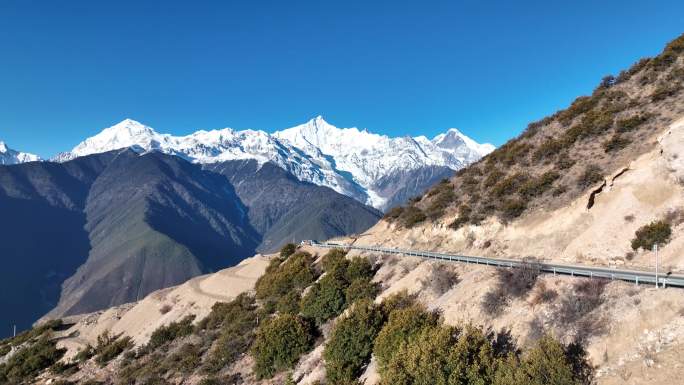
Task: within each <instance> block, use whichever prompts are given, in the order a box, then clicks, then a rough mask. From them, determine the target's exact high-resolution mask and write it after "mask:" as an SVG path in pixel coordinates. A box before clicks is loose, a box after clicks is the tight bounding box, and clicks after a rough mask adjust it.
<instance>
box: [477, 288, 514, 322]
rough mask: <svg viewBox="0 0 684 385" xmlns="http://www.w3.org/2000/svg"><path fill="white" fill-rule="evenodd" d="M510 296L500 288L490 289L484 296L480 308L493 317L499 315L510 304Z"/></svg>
mask: <svg viewBox="0 0 684 385" xmlns="http://www.w3.org/2000/svg"><path fill="white" fill-rule="evenodd" d="M508 302H509V300H508V296H506V293H504V292H503V290H501V289H500V288H498V287H497V288H495V289H493V290H489V291H488V292H486V293H485V295H484V296H483V297H482V302H481V303H480V308H481V309H482V311H483V312H485V314H487V315H489V316H491V317H498V316H499V315H501V313H502V312H503V310H504V308H506V306H507V305H508Z"/></svg>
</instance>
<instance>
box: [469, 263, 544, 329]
mask: <svg viewBox="0 0 684 385" xmlns="http://www.w3.org/2000/svg"><path fill="white" fill-rule="evenodd" d="M540 271H541V270H540V268H539V265H538V264H537V263H535V262H530V261H526V262H523V263H522V264H521V265H520V267H516V268H511V269H497V271H496V273H497V282H496V285H495V286H494V288H493V289H492V290H490V291H488V292H487V293H485V295H484V297H483V298H482V303H481V304H480V306H481V308H482V310H483V311H484V312H485V313H487V314H489V315H490V316H498V315H500V314H501V312H502V311H503V309H504V307H505V306H506V305H507V304H508V302H509V299H510V298H522V297H524V296H525V295H527V293H528V292H529V291H530V290H531V289H532V288H533V287H534V284H535V283H536V281H537V277H538V276H539V274H540Z"/></svg>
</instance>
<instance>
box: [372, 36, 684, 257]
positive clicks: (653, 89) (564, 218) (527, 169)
mask: <svg viewBox="0 0 684 385" xmlns="http://www.w3.org/2000/svg"><path fill="white" fill-rule="evenodd" d="M682 88H684V37H680V38H678V39H676V40H674V41H672V42H671V43H670V44H668V45H667V47H666V48H665V49H664V51H663V52H662V53H661V54H660V55H658V56H657V57H655V58H651V59H643V60H641V61H639V62H638V63H637V64H635V65H634V66H632V68H630V69H629V70H626V71H623V72H621V73H620V74H619V75H617V76H615V77H613V76H607V77H606V78H604V79H603V81H602V82H601V84H600V85H599V86H598V87H597V88H596V89H595V91H594V92H593V93H592V95H590V96H583V97H580V98H577V100H575V101H574V102H573V103H572V105H571V106H570V107H568V108H567V109H565V110H562V111H559V112H557V113H555V114H554V115H552V116H550V117H547V118H545V119H543V120H541V121H539V122H535V123H532V124H530V125H529V126H528V128H527V130H526V131H525V132H524V133H523V134H522V135H521V136H519V137H518V138H515V139H513V140H511V141H509V142H508V143H506V144H505V145H504V146H502V147H501V148H499V149H497V150H495V151H494V152H492V153H491V154H490V155H488V156H486V157H484V158H483V159H482V160H480V161H479V162H477V163H476V164H474V165H472V166H471V167H468V168H466V169H464V170H462V171H460V172H459V173H458V174H457V175H456V176H455V177H453V178H451V179H444V180H443V181H442V182H441V183H439V184H437V185H435V186H434V187H433V188H432V189H431V190H430V191H428V192H427V193H426V194H425V195H423V196H418V197H415V198H413V199H412V200H411V202H410V204H408V205H406V206H404V207H401V208H396V209H394V210H392V211H391V212H389V213H388V214H387V215H386V217H385V219H386V220H385V221H383V222H382V223H381V224H379V225H378V226H377V228H376V229H377V231H373V232H374V233H377V234H380V233H381V232H382V230H380V229H381V228H383V227H386V228H387V229H388V231H387V232H386V236H387V237H388V241H389V239H390V238H394V239H396V240H397V241H399V242H403V243H404V244H407V243H412V242H418V243H420V242H421V241H420V240H419V239H420V237H421V235H420V234H421V233H424V234H423V236H424V238H425V243H426V244H427V243H428V241H429V243H430V244H431V245H432V246H431V247H434V245H435V244H440V243H435V239H436V238H439V239H440V240H441V241H442V242H441V246H440V247H441V248H443V249H445V250H453V251H466V250H467V251H469V252H472V253H487V254H492V255H511V256H515V255H518V256H536V257H539V258H549V259H565V260H573V261H581V260H585V259H589V260H593V259H597V260H599V261H600V263H609V262H612V261H614V262H616V263H634V264H640V265H649V266H651V265H652V264H651V263H650V261H649V259H648V257H647V256H645V255H647V254H644V253H643V252H642V251H641V249H638V250H636V249H632V248H631V239H632V238H634V233H635V231H636V230H638V229H639V228H640V227H642V226H645V225H648V224H649V223H651V222H653V221H666V222H668V224H669V226H670V227H671V228H672V229H675V228H676V227H677V226H678V225H679V222H680V220H679V214H678V212H679V208H680V205H681V194H682V186H681V175H680V173H681V166H680V163H681V161H680V160H679V152H681V147H680V145H681V137H682V133H681V131H682V123H681V122H682V120H681V119H682V118H684V93H682V92H681V90H682ZM400 233H407V234H414V235H415V236H410V237H403V236H400V235H399V234H400ZM676 243H677V242H674V241H673V242H672V244H673V247H672V249H671V251H672V252H673V254H675V253H676V251H677V249H676V248H675V247H676V246H675V244H676ZM672 258H674V257H672ZM671 262H672V263H674V265H679V264H680V263H681V261H674V260H673V261H671Z"/></svg>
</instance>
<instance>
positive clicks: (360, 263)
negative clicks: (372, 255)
mask: <svg viewBox="0 0 684 385" xmlns="http://www.w3.org/2000/svg"><path fill="white" fill-rule="evenodd" d="M373 275H374V272H373V265H371V263H370V261H368V258H365V257H359V256H356V257H354V258H352V259H351V261H349V266H347V274H346V278H347V282H352V281H354V280H355V279H360V278H372V277H373Z"/></svg>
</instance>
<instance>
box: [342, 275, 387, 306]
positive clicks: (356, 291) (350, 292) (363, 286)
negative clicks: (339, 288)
mask: <svg viewBox="0 0 684 385" xmlns="http://www.w3.org/2000/svg"><path fill="white" fill-rule="evenodd" d="M379 291H380V288H379V285H378V284H377V283H374V282H371V280H370V279H369V278H357V279H355V280H353V281H352V282H351V283H350V284H349V287H348V288H347V290H346V291H345V298H346V302H347V303H348V304H352V303H354V302H356V301H357V300H360V299H373V298H375V296H376V295H378V292H379Z"/></svg>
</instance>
